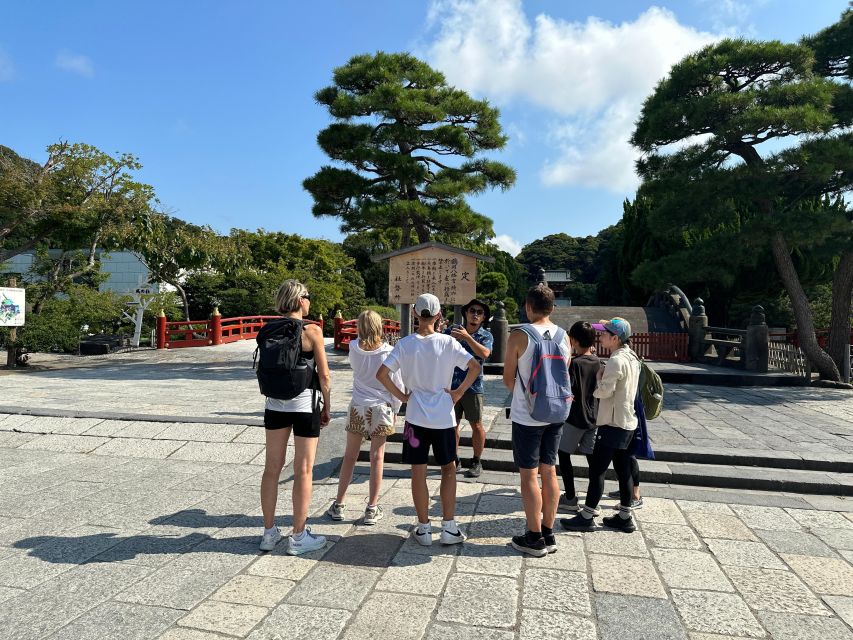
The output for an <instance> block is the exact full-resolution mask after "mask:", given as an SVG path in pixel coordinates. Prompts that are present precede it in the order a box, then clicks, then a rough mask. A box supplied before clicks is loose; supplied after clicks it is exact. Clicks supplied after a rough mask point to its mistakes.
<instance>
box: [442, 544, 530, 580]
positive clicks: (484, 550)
mask: <svg viewBox="0 0 853 640" xmlns="http://www.w3.org/2000/svg"><path fill="white" fill-rule="evenodd" d="M523 561H524V559H523V558H522V557H521V554H520V553H519V552H518V551H516V550H515V549H513V548H512V547H510V546H509V544H508V543H507V541H506V539H504V538H492V539H490V538H477V539H476V541H475V542H471V541H470V540H469V541H468V542H466V543H465V544H463V545H461V549H460V552H459V557H458V560H457V561H456V570H457V571H461V572H465V573H484V574H491V575H496V576H509V577H511V578H517V577H518V576H520V575H521V567H522V564H523Z"/></svg>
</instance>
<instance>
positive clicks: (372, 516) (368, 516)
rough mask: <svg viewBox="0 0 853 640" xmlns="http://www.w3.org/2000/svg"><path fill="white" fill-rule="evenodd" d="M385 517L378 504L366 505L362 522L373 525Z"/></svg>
mask: <svg viewBox="0 0 853 640" xmlns="http://www.w3.org/2000/svg"><path fill="white" fill-rule="evenodd" d="M384 517H385V511H383V510H382V507H380V506H379V505H378V504H377V505H376V506H375V507H367V508H366V509H365V510H364V519H363V520H362V522H363V523H364V524H366V525H374V524H376V523H377V522H379V521H380V520H382V518H384Z"/></svg>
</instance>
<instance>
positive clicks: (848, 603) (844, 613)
mask: <svg viewBox="0 0 853 640" xmlns="http://www.w3.org/2000/svg"><path fill="white" fill-rule="evenodd" d="M823 601H824V602H825V603H826V604H828V605H829V606H830V607H832V610H833V611H835V613H836V615H838V617H839V618H841V619H842V620H844V622H846V623H847V624H848V625H849V626H850V627H853V597H844V596H824V597H823Z"/></svg>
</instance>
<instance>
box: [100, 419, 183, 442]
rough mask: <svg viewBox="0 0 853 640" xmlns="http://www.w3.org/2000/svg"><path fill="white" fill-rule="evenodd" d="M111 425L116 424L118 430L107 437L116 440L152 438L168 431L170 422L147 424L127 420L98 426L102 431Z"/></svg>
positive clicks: (144, 421) (146, 422)
mask: <svg viewBox="0 0 853 640" xmlns="http://www.w3.org/2000/svg"><path fill="white" fill-rule="evenodd" d="M113 423H118V424H119V425H120V426H119V430H118V431H116V432H115V433H111V434H109V435H111V436H114V437H117V438H144V439H149V440H150V439H151V438H154V437H155V436H156V435H157V434H158V433H162V432H163V431H164V430H166V429H168V428H169V426H170V425H171V424H172V423H171V422H149V421H148V420H138V421H135V422H134V421H127V420H115V421H111V420H106V421H104V422H103V423H101V424H100V425H98V426H99V427H100V428H102V429H106V428H109V427H110V426H111V425H112V424H113Z"/></svg>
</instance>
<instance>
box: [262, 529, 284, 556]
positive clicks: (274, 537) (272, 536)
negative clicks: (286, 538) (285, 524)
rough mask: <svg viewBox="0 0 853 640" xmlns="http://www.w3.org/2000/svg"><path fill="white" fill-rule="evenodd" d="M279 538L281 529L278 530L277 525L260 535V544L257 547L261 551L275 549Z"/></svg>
mask: <svg viewBox="0 0 853 640" xmlns="http://www.w3.org/2000/svg"><path fill="white" fill-rule="evenodd" d="M281 538H282V535H281V531H279V530H278V527H275V528H274V529H273V530H272V531H271V532H270V533H264V535H263V536H261V544H260V545H258V547H259V548H260V550H261V551H272V550H273V549H275V545H277V544H278V543H279V542H280V541H281Z"/></svg>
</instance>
